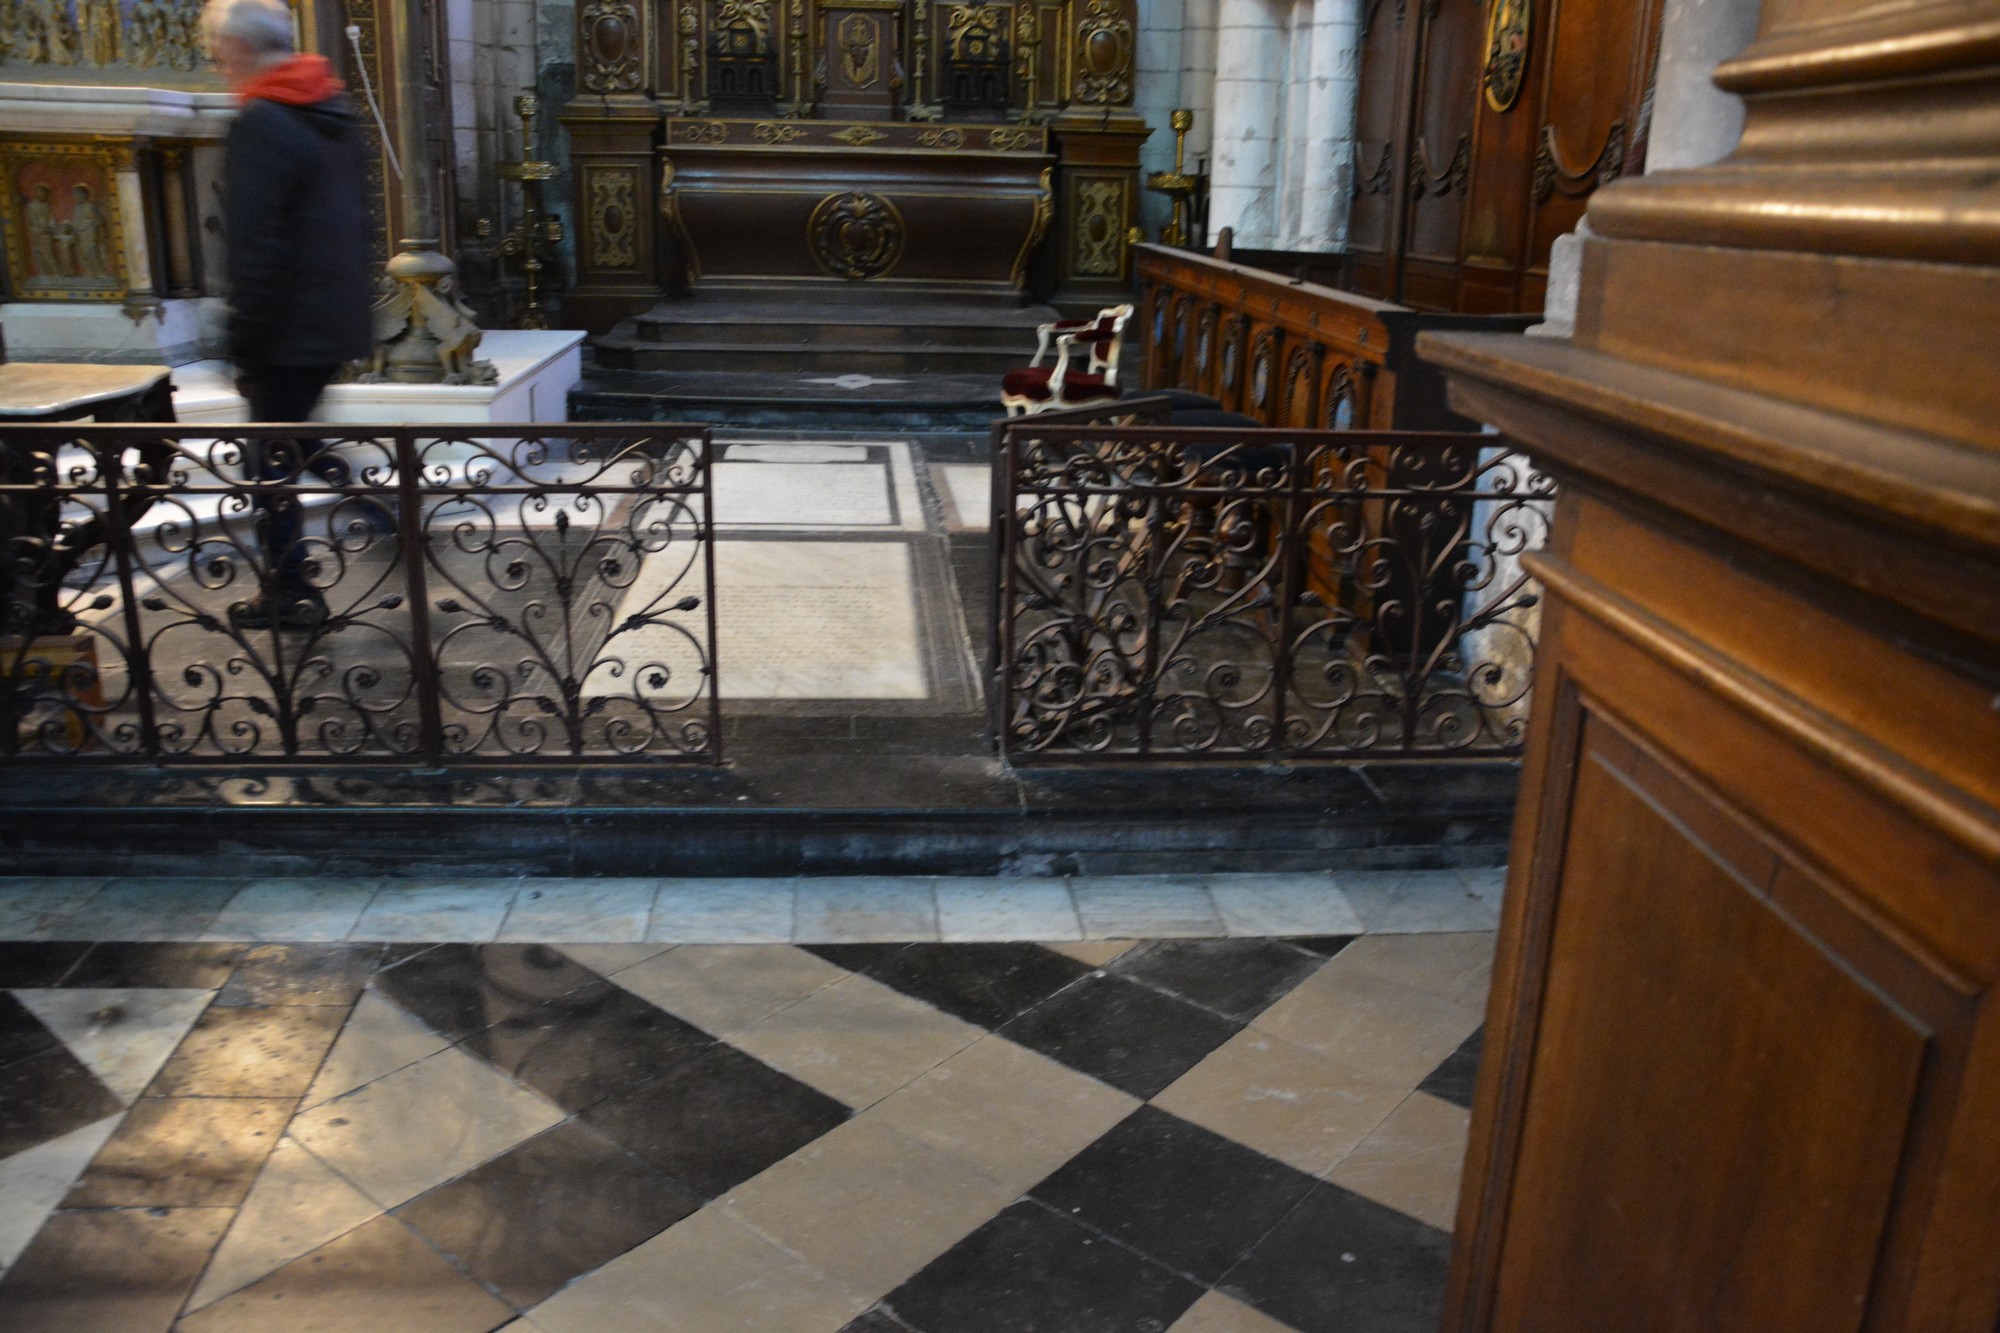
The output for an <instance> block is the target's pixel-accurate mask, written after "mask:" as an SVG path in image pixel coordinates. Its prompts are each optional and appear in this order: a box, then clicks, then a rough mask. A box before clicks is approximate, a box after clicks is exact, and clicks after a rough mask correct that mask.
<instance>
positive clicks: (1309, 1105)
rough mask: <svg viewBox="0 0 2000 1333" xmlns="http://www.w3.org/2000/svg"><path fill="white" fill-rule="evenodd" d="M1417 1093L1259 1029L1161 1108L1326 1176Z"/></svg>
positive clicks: (1180, 1082)
mask: <svg viewBox="0 0 2000 1333" xmlns="http://www.w3.org/2000/svg"><path fill="white" fill-rule="evenodd" d="M1426 1072H1428V1071H1426ZM1409 1088H1410V1085H1409V1083H1407V1082H1404V1081H1399V1080H1385V1079H1381V1078H1377V1077H1373V1076H1371V1075H1370V1074H1369V1073H1368V1072H1366V1071H1364V1070H1361V1069H1356V1068H1354V1067H1353V1066H1350V1065H1348V1064H1346V1063H1344V1062H1342V1061H1340V1060H1336V1059H1333V1058H1331V1057H1329V1056H1326V1055H1322V1054H1320V1053H1319V1052H1317V1051H1311V1050H1307V1049H1306V1048H1305V1047H1303V1046H1296V1045H1293V1044H1292V1043H1291V1042H1288V1041H1281V1040H1279V1039H1278V1038H1276V1037H1273V1036H1272V1035H1271V1034H1269V1033H1267V1032H1261V1031H1259V1030H1258V1029H1256V1028H1254V1027H1252V1028H1245V1029H1244V1030H1243V1031H1242V1032H1239V1033H1237V1034H1236V1035H1235V1036H1234V1037H1232V1038H1230V1039H1229V1040H1228V1041H1226V1042H1224V1043H1223V1044H1222V1045H1221V1046H1219V1047H1217V1048H1216V1049H1215V1050H1214V1051H1213V1052H1212V1053H1211V1054H1210V1055H1209V1057H1208V1058H1207V1059H1206V1060H1203V1061H1202V1062H1201V1063H1200V1064H1198V1065H1196V1066H1195V1067H1194V1068H1193V1069H1190V1070H1188V1072H1187V1073H1185V1074H1183V1075H1181V1076H1180V1078H1178V1079H1176V1080H1175V1081H1174V1083H1173V1085H1172V1086H1170V1087H1169V1088H1168V1089H1167V1090H1166V1091H1165V1092H1163V1093H1161V1094H1160V1095H1159V1096H1157V1097H1155V1098H1154V1099H1153V1104H1154V1105H1155V1106H1157V1107H1159V1108H1160V1109H1161V1110H1163V1111H1171V1112H1172V1113H1173V1114H1175V1115H1177V1116H1179V1117H1181V1118H1182V1119H1183V1120H1191V1121H1193V1122H1194V1123H1195V1124H1197V1125H1201V1126H1203V1127H1204V1128H1207V1129H1212V1130H1214V1131H1215V1132H1216V1133H1218V1134H1220V1135H1222V1136H1223V1137H1225V1138H1229V1139H1234V1140H1235V1141H1236V1142H1238V1143H1241V1144H1243V1145H1244V1146H1246V1147H1250V1148H1255V1149H1256V1150H1257V1151H1258V1152H1261V1153H1263V1154H1265V1155H1266V1156H1267V1157H1275V1158H1277V1159H1278V1160H1279V1161H1281V1162H1284V1163H1286V1164H1287V1165H1289V1166H1294V1167H1297V1168H1298V1169H1299V1170H1301V1171H1304V1172H1307V1173H1309V1174H1311V1175H1315V1176H1318V1175H1324V1174H1325V1173H1326V1172H1327V1171H1328V1170H1330V1169H1331V1168H1332V1167H1333V1165H1334V1164H1335V1163H1336V1162H1338V1161H1340V1159H1341V1158H1343V1157H1345V1156H1346V1155H1347V1154H1348V1153H1350V1152H1352V1151H1353V1150H1354V1148H1355V1145H1357V1144H1359V1143H1360V1142H1361V1141H1362V1140H1363V1139H1365V1138H1366V1137H1367V1136H1368V1133H1369V1131H1371V1130H1373V1129H1374V1128H1375V1126H1377V1125H1379V1124H1381V1123H1382V1120H1383V1118H1384V1117H1385V1116H1387V1115H1388V1114H1389V1113H1390V1112H1391V1111H1393V1110H1395V1109H1396V1106H1397V1104H1398V1103H1400V1102H1401V1101H1402V1100H1403V1099H1404V1098H1405V1097H1407V1096H1408V1095H1409Z"/></svg>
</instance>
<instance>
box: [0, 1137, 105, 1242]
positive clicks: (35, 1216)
mask: <svg viewBox="0 0 2000 1333" xmlns="http://www.w3.org/2000/svg"><path fill="white" fill-rule="evenodd" d="M124 1118H125V1117H124V1114H123V1113H122V1112H121V1113H119V1114H118V1115H112V1116H106V1117H105V1118H104V1119H102V1120H98V1121H94V1122H93V1123H91V1124H88V1125H85V1126H83V1127H82V1128H81V1129H73V1130H71V1131H70V1132H69V1133H67V1134H65V1135H63V1136H62V1137H61V1138H56V1139H50V1140H49V1141H48V1142H46V1143H38V1144H36V1145H35V1146H34V1147H32V1148H30V1149H28V1150H27V1151H26V1152H18V1153H15V1154H14V1155H13V1156H12V1157H5V1158H0V1272H5V1271H6V1269H7V1268H8V1266H9V1265H11V1264H12V1263H13V1262H14V1260H16V1259H18V1258H20V1256H21V1251H23V1250H25V1249H27V1248H28V1242H29V1241H31V1240H33V1239H34V1238H35V1233H36V1232H37V1231H40V1230H41V1229H42V1223H43V1222H45V1221H47V1220H48V1216H49V1214H50V1213H52V1212H54V1211H55V1208H56V1205H57V1204H59V1203H61V1202H62V1199H63V1195H65V1194H67V1193H69V1187H70V1186H71V1185H73V1184H75V1183H76V1178H77V1177H78V1176H80V1175H82V1174H83V1169H84V1168H85V1167H86V1166H89V1165H90V1159H91V1158H93V1157H95V1156H97V1150H98V1149H99V1148H102V1147H103V1146H104V1143H105V1140H107V1139H109V1138H110V1137H111V1131H113V1130H114V1129H117V1128H118V1122H119V1121H121V1120H123V1119H124Z"/></svg>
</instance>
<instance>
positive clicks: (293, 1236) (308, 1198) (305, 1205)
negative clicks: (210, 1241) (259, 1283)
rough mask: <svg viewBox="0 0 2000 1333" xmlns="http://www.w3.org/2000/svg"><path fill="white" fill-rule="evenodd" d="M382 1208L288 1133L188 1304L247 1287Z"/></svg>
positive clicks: (192, 1306)
mask: <svg viewBox="0 0 2000 1333" xmlns="http://www.w3.org/2000/svg"><path fill="white" fill-rule="evenodd" d="M381 1212H382V1208H381V1206H380V1205H379V1204H377V1203H376V1202H375V1201H374V1200H372V1199H370V1198H369V1197H368V1196H367V1195H365V1194H363V1193H362V1192H361V1191H360V1190H358V1189H356V1188H354V1186H352V1185H350V1184H349V1183H348V1182H347V1181H345V1180H343V1179H342V1178H341V1177H340V1176H339V1174H337V1173H336V1172H334V1171H333V1170H331V1169H330V1168H329V1167H328V1166H327V1165H326V1163H324V1162H322V1161H320V1160H319V1159H318V1158H317V1157H314V1156H313V1155H312V1154H311V1153H309V1152H307V1151H306V1150H305V1149H304V1148H303V1147H301V1146H299V1142H298V1140H297V1139H294V1138H292V1137H290V1136H289V1135H287V1136H286V1137H285V1138H282V1139H280V1140H279V1141H278V1146H277V1147H276V1148H274V1149H273V1150H272V1152H271V1156H270V1157H269V1158H268V1159H267V1160H266V1161H265V1163H264V1169H263V1170H262V1171H260V1172H259V1173H258V1174H257V1179H256V1182H255V1183H254V1184H252V1185H251V1186H250V1193H249V1195H248V1196H247V1197H246V1198H245V1199H244V1200H243V1206H242V1207H241V1208H240V1209H239V1210H238V1211H237V1214H236V1220H235V1222H233V1223H232V1224H231V1225H230V1228H229V1231H228V1232H227V1233H226V1234H225V1235H224V1236H223V1238H222V1244H220V1245H219V1246H217V1247H216V1250H215V1254H214V1256H213V1257H212V1258H210V1259H209V1261H208V1268H207V1270H206V1271H205V1272H203V1273H202V1276H201V1282H200V1284H199V1285H198V1286H196V1287H195V1289H194V1295H193V1296H191V1297H190V1298H189V1299H188V1303H187V1308H188V1309H189V1310H190V1311H192V1310H199V1309H200V1308H201V1307H202V1306H204V1305H207V1304H209V1303H210V1302H212V1301H217V1300H220V1299H222V1298H223V1297H224V1296H227V1295H228V1294H229V1293H230V1292H232V1291H237V1290H239V1289H241V1288H243V1287H247V1286H249V1285H250V1284H251V1283H252V1282H255V1281H256V1280H257V1279H258V1278H260V1277H263V1276H264V1275H265V1274H267V1273H273V1272H276V1271H277V1270H278V1269H280V1268H283V1267H284V1266H285V1265H286V1264H288V1263H290V1262H291V1261H292V1260H294V1259H296V1258H298V1257H299V1256H300V1255H304V1254H310V1253H311V1252H312V1251H314V1250H316V1249H318V1248H319V1247H320V1246H322V1245H324V1244H326V1242H328V1241H330V1240H332V1239H334V1238H335V1237H336V1236H343V1235H346V1234H347V1233H348V1232H350V1231H352V1230H353V1229H354V1228H356V1227H358V1226H360V1225H361V1224H362V1223H363V1222H366V1221H367V1220H368V1219H369V1218H371V1217H376V1216H378V1215H380V1213H381Z"/></svg>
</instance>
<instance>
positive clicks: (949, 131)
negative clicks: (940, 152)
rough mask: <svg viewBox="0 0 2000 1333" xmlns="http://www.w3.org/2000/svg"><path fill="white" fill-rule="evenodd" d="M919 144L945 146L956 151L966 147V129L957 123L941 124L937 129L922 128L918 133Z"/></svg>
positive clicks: (922, 146) (928, 146) (932, 146)
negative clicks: (960, 127) (956, 124)
mask: <svg viewBox="0 0 2000 1333" xmlns="http://www.w3.org/2000/svg"><path fill="white" fill-rule="evenodd" d="M917 145H918V146H919V147H921V148H944V149H948V150H951V151H954V152H955V151H957V150H958V149H960V148H963V147H965V131H964V130H961V129H959V128H958V127H957V126H955V125H940V126H938V127H937V128H936V129H930V130H921V131H919V132H918V134H917Z"/></svg>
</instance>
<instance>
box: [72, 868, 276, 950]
mask: <svg viewBox="0 0 2000 1333" xmlns="http://www.w3.org/2000/svg"><path fill="white" fill-rule="evenodd" d="M241 887H242V885H241V882H240V881H238V880H233V879H114V880H112V881H110V882H109V883H107V884H106V885H105V886H104V887H103V888H102V889H100V890H98V892H97V893H96V895H95V896H93V897H92V898H91V899H90V901H89V902H87V903H85V904H84V905H83V906H82V908H80V909H79V910H78V911H77V912H76V914H75V915H73V916H71V917H69V918H68V919H66V920H64V921H63V922H62V933H63V934H65V935H67V936H69V937H70V938H71V939H79V940H135V941H146V940H198V939H200V938H201V937H202V936H203V935H204V934H205V933H206V932H207V930H208V927H209V925H210V923H211V922H213V921H214V920H215V918H216V914H217V913H219V912H220V911H221V910H222V907H223V904H225V903H227V902H228V901H229V900H230V899H231V898H233V897H235V896H236V892H237V890H238V889H239V888H241Z"/></svg>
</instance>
